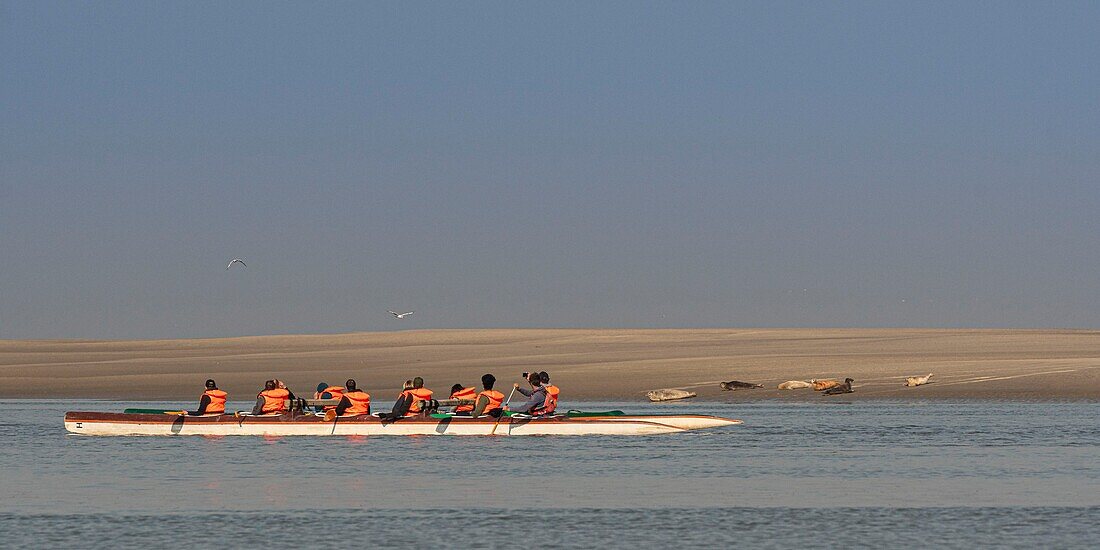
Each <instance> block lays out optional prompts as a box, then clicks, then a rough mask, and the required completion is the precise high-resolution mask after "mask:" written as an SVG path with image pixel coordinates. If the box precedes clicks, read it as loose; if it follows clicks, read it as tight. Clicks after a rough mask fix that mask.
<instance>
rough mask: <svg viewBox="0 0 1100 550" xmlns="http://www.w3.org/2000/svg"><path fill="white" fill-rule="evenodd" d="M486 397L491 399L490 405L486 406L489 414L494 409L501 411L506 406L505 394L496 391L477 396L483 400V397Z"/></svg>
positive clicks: (484, 392) (488, 391) (487, 391)
mask: <svg viewBox="0 0 1100 550" xmlns="http://www.w3.org/2000/svg"><path fill="white" fill-rule="evenodd" d="M483 395H484V396H485V397H486V398H488V399H489V404H488V405H485V412H486V413H488V412H489V411H491V410H493V409H499V408H500V407H501V405H503V404H504V394H503V393H500V392H498V391H496V390H485V391H483V392H481V393H479V394H477V398H478V399H481V396H483Z"/></svg>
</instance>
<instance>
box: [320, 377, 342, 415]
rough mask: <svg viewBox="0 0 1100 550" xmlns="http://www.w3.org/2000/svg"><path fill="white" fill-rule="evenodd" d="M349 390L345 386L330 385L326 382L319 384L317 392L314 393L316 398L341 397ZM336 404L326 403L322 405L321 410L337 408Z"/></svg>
mask: <svg viewBox="0 0 1100 550" xmlns="http://www.w3.org/2000/svg"><path fill="white" fill-rule="evenodd" d="M348 391H349V390H348V389H347V388H345V387H343V386H330V385H328V384H326V383H324V382H321V383H320V384H317V392H316V393H314V394H313V398H314V399H340V398H341V397H344V394H345V393H347V392H348ZM335 408H336V406H335V405H325V406H324V407H321V410H323V411H327V410H329V409H335Z"/></svg>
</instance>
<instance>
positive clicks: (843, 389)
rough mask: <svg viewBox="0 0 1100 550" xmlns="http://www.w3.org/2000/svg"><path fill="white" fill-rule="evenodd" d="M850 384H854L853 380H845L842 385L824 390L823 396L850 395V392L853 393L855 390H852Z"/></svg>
mask: <svg viewBox="0 0 1100 550" xmlns="http://www.w3.org/2000/svg"><path fill="white" fill-rule="evenodd" d="M852 382H855V380H852V379H851V378H845V379H844V383H843V384H839V385H837V386H833V387H831V388H829V389H827V390H825V395H839V394H842V393H852V392H854V391H855V390H853V389H852Z"/></svg>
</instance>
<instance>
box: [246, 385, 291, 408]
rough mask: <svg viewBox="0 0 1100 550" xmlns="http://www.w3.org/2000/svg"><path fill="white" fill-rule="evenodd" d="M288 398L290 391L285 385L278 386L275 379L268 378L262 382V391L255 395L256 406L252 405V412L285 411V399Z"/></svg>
mask: <svg viewBox="0 0 1100 550" xmlns="http://www.w3.org/2000/svg"><path fill="white" fill-rule="evenodd" d="M290 398H291V393H290V391H288V390H287V389H286V388H285V387H283V388H280V387H279V385H278V381H277V380H268V381H267V382H264V391H262V392H260V393H259V394H258V395H257V396H256V406H254V407H252V414H253V415H261V414H271V413H280V414H281V413H285V412H287V405H286V400H287V399H290Z"/></svg>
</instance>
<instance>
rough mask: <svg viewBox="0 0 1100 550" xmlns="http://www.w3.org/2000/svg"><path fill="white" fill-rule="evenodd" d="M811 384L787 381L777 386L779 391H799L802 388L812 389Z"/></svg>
mask: <svg viewBox="0 0 1100 550" xmlns="http://www.w3.org/2000/svg"><path fill="white" fill-rule="evenodd" d="M812 387H814V385H813V384H811V383H809V382H803V381H802V380H787V381H786V382H783V383H782V384H780V385H779V389H781V390H800V389H802V388H812Z"/></svg>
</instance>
